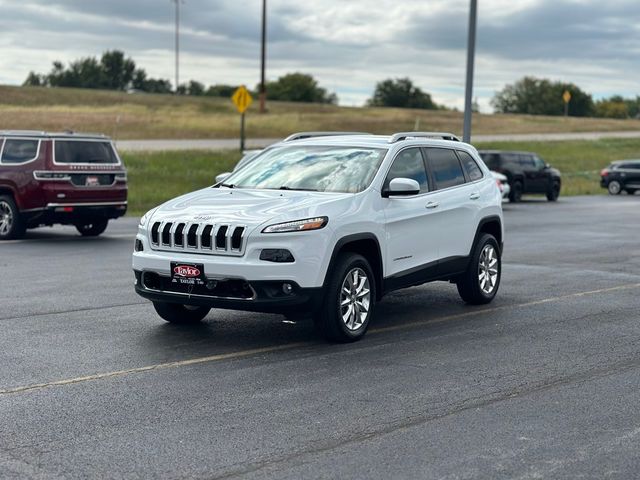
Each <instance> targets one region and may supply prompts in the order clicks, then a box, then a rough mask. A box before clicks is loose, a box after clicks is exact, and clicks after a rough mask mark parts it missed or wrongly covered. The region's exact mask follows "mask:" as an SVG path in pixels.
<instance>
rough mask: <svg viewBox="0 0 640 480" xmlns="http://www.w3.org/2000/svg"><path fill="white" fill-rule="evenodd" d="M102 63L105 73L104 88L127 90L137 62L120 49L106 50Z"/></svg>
mask: <svg viewBox="0 0 640 480" xmlns="http://www.w3.org/2000/svg"><path fill="white" fill-rule="evenodd" d="M100 65H101V66H102V71H103V73H104V88H108V89H112V90H125V89H126V88H127V87H128V86H129V84H130V83H131V80H133V74H134V71H135V69H136V64H135V62H134V61H133V60H132V59H131V58H125V57H124V52H121V51H120V50H109V51H106V52H104V53H103V54H102V58H101V59H100Z"/></svg>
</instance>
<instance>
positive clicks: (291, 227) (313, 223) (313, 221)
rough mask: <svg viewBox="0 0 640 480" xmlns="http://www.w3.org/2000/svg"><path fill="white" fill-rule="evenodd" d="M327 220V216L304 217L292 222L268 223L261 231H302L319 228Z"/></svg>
mask: <svg viewBox="0 0 640 480" xmlns="http://www.w3.org/2000/svg"><path fill="white" fill-rule="evenodd" d="M328 222H329V217H315V218H306V219H304V220H295V221H293V222H285V223H276V224H275V225H269V226H268V227H266V228H265V229H264V230H262V233H286V232H302V231H306V230H319V229H320V228H323V227H324V226H325V225H326V224H327V223H328Z"/></svg>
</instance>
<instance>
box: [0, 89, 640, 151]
mask: <svg viewBox="0 0 640 480" xmlns="http://www.w3.org/2000/svg"><path fill="white" fill-rule="evenodd" d="M257 108H258V107H257V102H254V104H253V105H252V106H251V108H250V109H249V112H248V114H247V135H248V136H249V138H279V137H285V136H287V135H289V134H291V133H292V132H296V131H298V132H299V131H306V130H344V131H365V132H371V133H384V134H388V133H392V132H398V131H408V130H414V129H417V130H432V131H446V132H453V133H457V134H461V129H462V113H460V112H449V111H430V110H408V109H400V108H353V107H351V108H350V107H336V106H332V105H319V104H303V103H287V102H269V103H268V109H269V112H268V113H267V114H266V115H259V114H257ZM239 125H240V116H239V115H238V113H237V112H236V111H235V107H234V106H233V104H232V103H231V101H230V100H229V99H225V98H213V97H188V96H175V95H157V94H127V93H123V92H114V91H105V90H90V89H74V88H43V87H11V86H0V129H35V130H48V131H61V130H74V131H85V132H87V131H88V132H97V133H104V134H106V135H109V136H112V137H113V138H115V139H120V140H124V139H153V138H167V139H173V138H179V139H197V138H233V137H237V136H238V132H239ZM638 129H640V120H613V119H598V118H564V117H544V116H533V115H486V114H475V115H474V117H473V132H474V133H476V134H500V133H548V132H555V133H560V132H589V131H619V130H638Z"/></svg>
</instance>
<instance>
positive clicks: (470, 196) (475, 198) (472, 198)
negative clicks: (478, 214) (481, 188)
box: [469, 192, 480, 200]
mask: <svg viewBox="0 0 640 480" xmlns="http://www.w3.org/2000/svg"><path fill="white" fill-rule="evenodd" d="M479 198H480V194H479V193H478V192H473V193H472V194H471V195H469V200H478V199H479Z"/></svg>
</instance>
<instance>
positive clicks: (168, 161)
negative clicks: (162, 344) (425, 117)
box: [122, 139, 640, 215]
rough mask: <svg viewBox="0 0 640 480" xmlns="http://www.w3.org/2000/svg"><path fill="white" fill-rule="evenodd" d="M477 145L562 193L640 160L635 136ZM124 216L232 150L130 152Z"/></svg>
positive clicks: (204, 180) (215, 169)
mask: <svg viewBox="0 0 640 480" xmlns="http://www.w3.org/2000/svg"><path fill="white" fill-rule="evenodd" d="M476 146H477V147H478V148H491V149H505V150H527V151H533V152H537V153H538V154H540V155H541V156H542V157H543V158H544V159H545V160H546V161H547V162H549V163H550V164H551V165H553V166H554V167H557V168H558V169H559V170H560V171H561V172H562V175H563V189H562V195H591V194H603V193H604V190H603V189H601V188H600V184H599V179H600V177H599V172H600V170H601V169H602V168H604V167H605V166H607V165H608V164H609V162H611V161H612V160H620V159H624V158H640V139H629V140H627V139H610V140H607V139H604V140H598V141H566V142H500V143H483V144H478V145H476ZM122 156H123V159H124V161H125V163H126V165H127V168H128V171H129V214H131V215H142V214H143V213H144V212H146V211H147V210H149V209H150V208H152V207H154V206H156V205H159V204H160V203H162V202H164V201H166V200H168V199H170V198H173V197H176V196H178V195H180V194H183V193H186V192H190V191H193V190H196V189H198V188H203V187H206V186H208V185H211V184H213V182H214V178H215V176H216V175H217V174H219V173H222V172H226V171H231V169H232V168H233V165H235V163H236V162H237V161H238V160H239V158H240V154H239V153H238V152H236V151H232V150H229V151H219V152H211V151H200V150H198V151H181V152H159V153H158V152H153V153H144V152H129V153H124V154H123V155H122Z"/></svg>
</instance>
